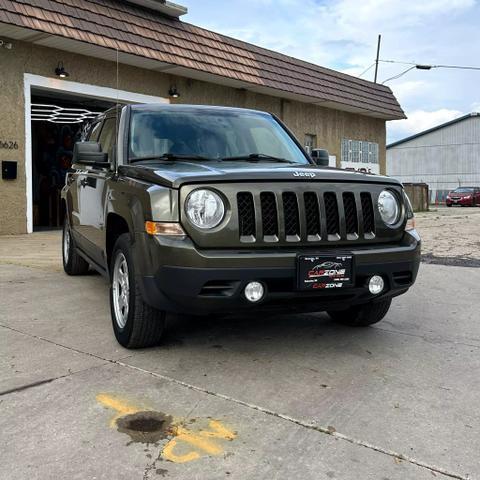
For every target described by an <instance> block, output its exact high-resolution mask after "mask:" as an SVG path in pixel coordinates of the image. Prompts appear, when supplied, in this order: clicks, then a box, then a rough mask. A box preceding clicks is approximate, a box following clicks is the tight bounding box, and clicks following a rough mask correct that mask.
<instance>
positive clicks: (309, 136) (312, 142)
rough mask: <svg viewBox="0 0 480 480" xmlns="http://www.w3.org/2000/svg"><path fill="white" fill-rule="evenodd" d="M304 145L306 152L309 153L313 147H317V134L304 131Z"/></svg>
mask: <svg viewBox="0 0 480 480" xmlns="http://www.w3.org/2000/svg"><path fill="white" fill-rule="evenodd" d="M304 145H305V148H306V150H307V152H308V153H311V152H312V150H313V149H314V148H317V136H316V135H314V134H313V133H306V134H305V143H304Z"/></svg>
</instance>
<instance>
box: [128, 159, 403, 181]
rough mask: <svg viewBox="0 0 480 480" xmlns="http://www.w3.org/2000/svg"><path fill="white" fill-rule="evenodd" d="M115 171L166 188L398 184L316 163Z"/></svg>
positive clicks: (166, 164) (166, 165)
mask: <svg viewBox="0 0 480 480" xmlns="http://www.w3.org/2000/svg"><path fill="white" fill-rule="evenodd" d="M119 172H120V173H121V174H122V175H125V176H126V177H130V178H136V179H139V180H143V181H146V182H150V183H153V184H158V185H163V186H166V187H170V188H180V187H181V186H182V185H187V184H195V183H203V184H205V183H225V182H236V183H240V182H256V181H259V182H272V181H278V182H346V183H383V184H391V185H399V184H400V182H399V181H397V180H395V179H393V178H389V177H385V176H382V175H372V174H365V173H359V172H351V171H346V170H341V169H338V168H327V167H319V166H316V165H298V166H295V165H289V164H286V163H273V162H258V163H257V162H244V161H231V162H214V161H209V162H208V163H207V162H204V163H201V162H192V161H179V160H175V161H158V162H155V163H143V164H141V163H138V164H134V165H123V166H119Z"/></svg>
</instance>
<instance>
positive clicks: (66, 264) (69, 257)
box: [62, 216, 89, 276]
mask: <svg viewBox="0 0 480 480" xmlns="http://www.w3.org/2000/svg"><path fill="white" fill-rule="evenodd" d="M62 259H63V270H64V271H65V273H66V274H67V275H72V276H73V275H85V274H86V273H87V272H88V268H89V265H88V262H87V261H86V260H85V259H84V258H82V257H81V256H80V255H79V254H78V252H77V248H76V247H75V241H74V240H73V237H72V234H71V232H70V224H69V223H68V217H67V216H65V221H64V222H63V234H62Z"/></svg>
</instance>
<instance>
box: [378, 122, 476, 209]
mask: <svg viewBox="0 0 480 480" xmlns="http://www.w3.org/2000/svg"><path fill="white" fill-rule="evenodd" d="M387 174H388V175H390V176H392V177H395V178H398V179H399V180H400V181H402V182H404V183H409V182H412V183H416V182H422V183H426V184H428V185H429V188H430V201H431V202H432V203H435V202H443V201H444V200H445V197H446V195H447V193H448V192H449V191H450V190H453V189H454V188H456V187H458V186H477V185H480V113H471V114H469V115H465V116H463V117H460V118H457V119H455V120H453V121H451V122H448V123H445V124H443V125H439V126H437V127H434V128H431V129H429V130H426V131H424V132H421V133H419V134H417V135H413V136H411V137H408V138H405V139H403V140H400V141H398V142H395V143H392V144H390V145H387Z"/></svg>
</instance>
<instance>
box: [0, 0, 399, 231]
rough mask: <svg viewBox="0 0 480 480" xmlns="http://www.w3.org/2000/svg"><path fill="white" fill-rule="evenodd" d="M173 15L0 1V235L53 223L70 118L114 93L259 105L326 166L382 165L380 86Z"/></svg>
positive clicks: (384, 116)
mask: <svg viewBox="0 0 480 480" xmlns="http://www.w3.org/2000/svg"><path fill="white" fill-rule="evenodd" d="M54 4H57V5H56V7H55V8H53V7H52V5H54ZM112 12H114V13H113V14H112ZM183 13H185V11H184V9H183V8H182V7H178V6H176V5H173V4H170V3H168V2H163V1H161V0H135V1H132V2H120V1H117V0H103V1H94V0H91V1H77V2H74V1H73V0H51V1H49V2H34V1H31V2H29V1H22V2H20V1H18V2H17V1H13V0H12V1H11V0H2V1H1V2H0V65H1V68H0V105H1V106H2V109H1V110H2V115H1V116H0V162H2V178H1V179H0V234H13V233H24V232H31V231H32V230H33V229H34V228H36V227H37V226H38V227H42V226H43V227H49V226H50V227H51V226H58V224H59V222H61V219H59V216H60V213H59V207H58V206H57V205H56V203H55V202H56V195H57V192H58V190H59V187H60V184H61V182H62V174H57V173H56V172H57V170H58V171H63V170H65V169H66V168H68V155H69V153H68V152H69V149H71V146H72V140H73V139H74V137H75V135H76V134H78V131H79V128H80V127H81V121H82V120H83V119H84V118H87V117H88V115H89V114H90V112H92V113H91V115H93V114H94V113H95V112H98V111H101V110H102V109H105V108H107V107H108V106H109V105H113V104H114V103H116V102H135V103H138V102H172V103H175V102H180V103H191V104H215V105H226V106H239V107H247V108H254V109H260V110H266V111H269V112H272V113H274V114H276V115H277V116H279V117H280V118H281V119H282V120H283V121H284V122H285V123H286V124H287V125H288V126H289V127H290V129H291V130H292V131H293V132H294V134H295V135H296V136H297V138H298V139H299V140H300V141H301V142H302V143H304V144H308V145H310V146H312V147H319V148H326V149H328V150H329V152H330V155H331V156H332V157H331V161H332V162H333V163H335V164H336V166H339V167H340V166H350V167H351V166H352V165H353V166H355V164H358V165H359V166H363V165H365V164H372V166H373V167H375V166H377V168H378V170H379V171H380V172H381V173H383V172H385V123H386V121H387V120H392V119H398V118H403V116H404V115H403V112H402V110H401V108H400V106H399V105H398V103H397V101H396V99H395V97H394V96H393V94H392V93H391V91H390V90H389V89H388V87H385V86H381V85H376V84H373V83H371V82H367V81H364V80H359V79H356V78H354V77H350V76H348V75H344V74H341V73H338V72H334V71H332V70H328V69H325V68H322V67H318V66H315V65H311V64H309V63H307V62H302V61H299V60H296V59H292V58H291V57H287V56H284V55H281V54H278V53H276V52H271V51H269V50H265V49H261V48H259V47H256V46H254V45H250V44H247V43H244V42H240V41H238V40H234V39H230V38H228V37H224V36H222V35H218V34H215V33H213V32H209V31H206V30H203V29H201V28H199V27H195V26H193V25H189V24H188V23H185V22H183V21H181V20H180V19H179V18H178V17H179V16H180V15H181V14H183ZM112 15H113V16H112ZM117 17H118V18H117ZM116 22H121V23H118V24H117V23H116ZM62 67H63V69H64V71H66V72H67V73H68V74H69V76H68V77H66V78H61V76H59V74H61V73H62V72H61V69H62ZM177 94H179V95H180V96H179V97H177ZM175 97H176V98H175ZM59 152H60V153H59ZM65 159H67V160H65ZM65 162H67V164H65ZM59 163H60V167H58V164H59ZM15 168H16V170H17V171H16V174H15ZM52 169H53V170H52ZM52 172H53V173H52ZM9 177H11V178H9Z"/></svg>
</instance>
